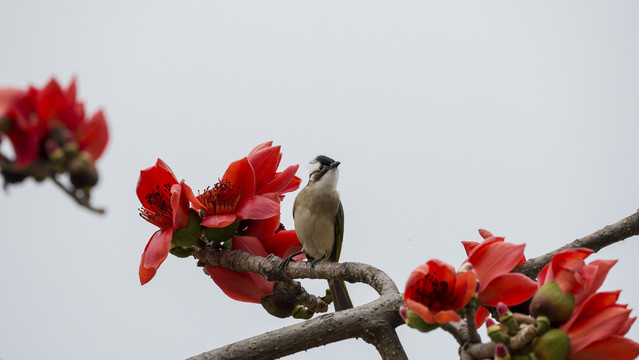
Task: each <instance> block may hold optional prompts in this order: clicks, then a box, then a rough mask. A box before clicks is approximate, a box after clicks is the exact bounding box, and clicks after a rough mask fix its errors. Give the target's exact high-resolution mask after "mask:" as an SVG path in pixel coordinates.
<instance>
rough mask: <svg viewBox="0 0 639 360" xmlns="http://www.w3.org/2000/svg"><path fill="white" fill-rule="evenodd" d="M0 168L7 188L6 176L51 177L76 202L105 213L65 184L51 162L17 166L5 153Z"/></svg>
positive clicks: (0, 158)
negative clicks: (57, 175)
mask: <svg viewBox="0 0 639 360" xmlns="http://www.w3.org/2000/svg"><path fill="white" fill-rule="evenodd" d="M0 169H1V170H2V173H3V175H4V176H5V183H4V188H5V189H6V188H7V186H8V181H7V180H6V179H7V178H6V176H9V177H16V178H17V179H19V180H18V182H19V181H22V179H24V178H26V177H29V176H33V177H34V178H35V179H37V180H44V179H45V178H47V177H48V178H51V180H52V181H53V183H54V184H56V186H58V187H59V188H60V189H62V190H63V191H64V192H65V193H66V194H67V195H69V196H70V197H71V198H72V199H73V200H75V202H76V203H78V204H79V205H80V206H82V207H84V208H86V209H88V210H90V211H93V212H95V213H98V214H104V212H105V210H104V209H103V208H96V207H94V206H92V205H91V204H90V203H89V199H88V198H86V197H80V196H78V193H77V191H74V190H71V189H69V188H67V187H66V186H65V185H64V184H62V183H61V182H60V181H59V180H58V179H57V178H56V174H57V173H58V171H57V169H56V167H55V165H54V164H53V163H50V162H43V161H36V162H34V163H33V164H31V165H29V166H27V167H17V166H15V164H14V163H13V161H11V160H9V159H8V158H6V157H5V156H4V155H2V154H0Z"/></svg>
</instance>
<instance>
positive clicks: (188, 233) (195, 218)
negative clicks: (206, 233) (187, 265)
mask: <svg viewBox="0 0 639 360" xmlns="http://www.w3.org/2000/svg"><path fill="white" fill-rule="evenodd" d="M200 221H201V219H200V216H199V215H198V214H197V211H195V210H193V209H190V210H189V223H188V225H187V226H186V227H185V228H182V229H177V230H175V231H174V232H173V237H172V238H171V245H173V246H179V247H183V248H189V247H191V246H193V245H195V243H196V242H197V241H198V239H199V238H200V235H201V234H202V226H200Z"/></svg>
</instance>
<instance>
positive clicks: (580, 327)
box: [561, 291, 631, 352]
mask: <svg viewBox="0 0 639 360" xmlns="http://www.w3.org/2000/svg"><path fill="white" fill-rule="evenodd" d="M618 297H619V292H618V291H614V292H601V293H597V294H594V295H592V296H591V297H590V298H588V299H587V300H586V301H585V302H584V303H583V305H582V306H581V307H580V308H579V309H576V311H574V312H573V315H572V317H571V320H570V321H569V322H567V323H566V324H564V325H562V326H561V329H562V330H564V331H565V332H566V333H567V334H568V336H569V337H570V349H571V351H572V352H578V351H579V350H581V349H583V348H585V347H586V346H588V345H590V344H592V343H594V342H595V341H599V340H603V339H605V338H607V337H609V336H611V335H615V334H617V332H618V331H620V330H621V329H623V328H624V326H625V324H626V322H627V320H628V317H629V315H630V311H631V310H629V309H626V308H625V306H621V305H617V304H615V302H616V301H617V299H618Z"/></svg>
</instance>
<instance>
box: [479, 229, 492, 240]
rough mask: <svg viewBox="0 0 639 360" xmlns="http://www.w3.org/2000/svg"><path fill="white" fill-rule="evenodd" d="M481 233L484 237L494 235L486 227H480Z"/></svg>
mask: <svg viewBox="0 0 639 360" xmlns="http://www.w3.org/2000/svg"><path fill="white" fill-rule="evenodd" d="M479 235H480V236H481V237H483V238H484V239H488V238H491V237H493V236H494V235H493V234H492V233H491V232H490V231H488V230H484V229H479Z"/></svg>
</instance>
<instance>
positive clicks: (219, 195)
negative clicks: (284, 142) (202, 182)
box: [186, 142, 300, 234]
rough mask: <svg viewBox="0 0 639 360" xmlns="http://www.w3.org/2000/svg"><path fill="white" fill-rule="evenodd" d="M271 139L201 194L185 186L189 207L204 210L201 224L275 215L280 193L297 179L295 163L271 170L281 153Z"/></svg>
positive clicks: (218, 224)
mask: <svg viewBox="0 0 639 360" xmlns="http://www.w3.org/2000/svg"><path fill="white" fill-rule="evenodd" d="M271 143H272V142H267V143H264V144H261V145H258V146H257V147H256V148H255V149H253V150H252V151H251V152H250V153H249V155H248V156H247V157H245V158H242V159H240V160H237V161H234V162H233V163H231V165H230V166H229V167H228V169H227V170H226V172H225V173H224V176H223V177H222V179H221V180H220V181H219V182H218V183H217V184H216V185H215V186H214V187H213V188H209V189H207V190H205V191H204V192H203V193H202V194H200V195H198V196H195V195H194V193H193V191H192V190H191V189H190V188H188V187H187V193H186V194H187V197H188V198H189V201H191V203H192V204H193V207H194V208H195V209H196V210H201V211H203V212H204V213H205V218H204V219H203V220H202V225H203V226H207V227H213V228H218V227H226V226H228V225H230V224H231V223H233V222H234V221H235V220H245V219H252V220H266V219H269V218H273V217H274V216H279V214H280V205H279V200H280V199H281V197H282V195H281V194H283V193H285V192H289V191H293V190H295V189H297V187H299V182H300V180H299V178H298V177H296V176H295V172H296V171H297V168H298V165H293V166H289V167H288V168H286V169H285V170H284V171H283V172H281V173H276V172H275V171H276V170H277V167H278V166H279V163H280V159H281V157H282V154H281V153H280V147H279V146H274V147H272V146H271ZM278 225H279V221H278ZM274 231H275V229H272V231H270V234H273V232H274Z"/></svg>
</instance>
